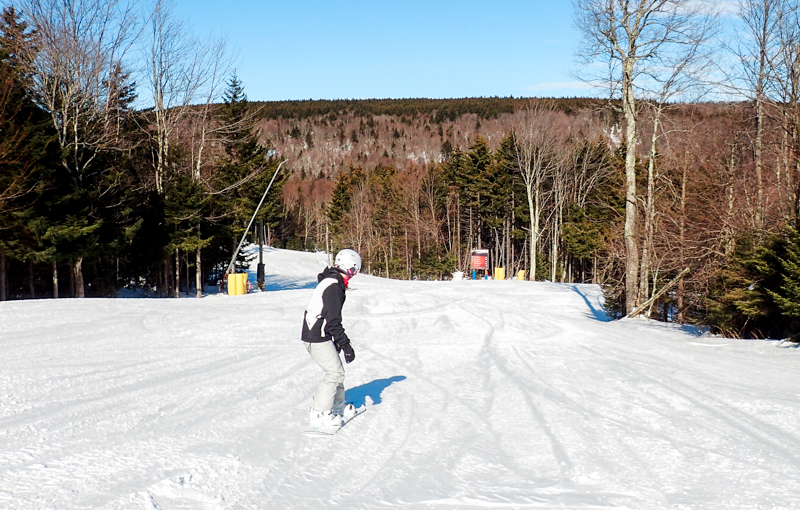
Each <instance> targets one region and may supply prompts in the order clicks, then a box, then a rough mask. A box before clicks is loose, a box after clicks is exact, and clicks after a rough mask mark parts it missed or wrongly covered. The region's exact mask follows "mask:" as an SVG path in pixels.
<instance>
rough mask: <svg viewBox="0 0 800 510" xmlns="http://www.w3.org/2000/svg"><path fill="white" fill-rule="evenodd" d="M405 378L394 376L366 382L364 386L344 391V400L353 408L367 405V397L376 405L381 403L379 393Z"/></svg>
mask: <svg viewBox="0 0 800 510" xmlns="http://www.w3.org/2000/svg"><path fill="white" fill-rule="evenodd" d="M405 379H406V376H404V375H396V376H394V377H390V378H389V379H376V380H374V381H372V382H368V383H366V384H362V385H361V386H356V387H355V388H350V389H349V390H347V391H345V397H344V399H345V400H346V401H347V402H352V403H353V405H354V406H356V407H361V406H363V405H365V404H366V403H367V397H369V398H370V399H372V404H373V405H377V404H380V403H381V393H383V390H385V389H386V388H388V387H389V386H391V385H392V384H394V383H396V382H399V381H404V380H405Z"/></svg>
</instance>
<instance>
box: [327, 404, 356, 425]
mask: <svg viewBox="0 0 800 510" xmlns="http://www.w3.org/2000/svg"><path fill="white" fill-rule="evenodd" d="M333 412H334V413H335V414H338V415H339V416H341V417H342V418H343V419H344V421H347V420H349V419H350V418H352V417H353V416H355V415H356V406H354V405H353V404H352V403H347V404H345V403H344V402H342V403H341V404H339V405H335V404H334V406H333Z"/></svg>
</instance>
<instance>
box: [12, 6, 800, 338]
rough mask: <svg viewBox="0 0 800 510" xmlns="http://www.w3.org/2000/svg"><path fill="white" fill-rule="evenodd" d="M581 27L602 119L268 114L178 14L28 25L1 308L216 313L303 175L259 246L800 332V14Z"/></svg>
mask: <svg viewBox="0 0 800 510" xmlns="http://www.w3.org/2000/svg"><path fill="white" fill-rule="evenodd" d="M574 5H575V9H576V23H577V24H578V26H579V27H580V28H581V29H582V33H583V43H584V47H583V48H582V50H581V52H582V53H581V55H582V56H583V57H584V58H585V62H586V64H587V67H586V68H585V69H584V70H583V71H581V74H582V76H581V77H582V78H583V79H586V80H587V81H590V82H591V83H593V84H595V85H597V84H601V85H602V86H603V87H606V88H607V89H608V96H607V97H605V98H602V99H559V100H533V99H524V98H465V99H456V100H434V99H404V100H384V99H374V100H364V101H354V100H353V101H350V100H341V101H280V102H266V103H264V102H261V103H251V102H248V101H247V98H246V95H245V92H244V88H243V85H242V83H241V81H240V80H239V79H238V78H237V77H236V75H235V73H234V72H233V70H232V69H230V68H227V67H226V64H225V63H226V62H228V61H229V59H228V58H226V48H225V45H224V44H223V43H221V42H219V41H216V40H214V39H203V40H195V39H193V38H192V37H191V36H189V35H187V34H188V33H189V32H188V31H187V30H186V28H185V27H184V26H183V25H182V24H181V23H179V22H177V21H176V20H174V19H173V18H172V15H171V10H170V4H169V2H166V1H162V2H157V3H156V4H155V9H154V11H153V12H152V13H149V14H148V16H146V17H145V18H144V19H140V20H138V21H137V20H135V19H133V15H132V11H131V10H130V8H129V6H128V5H127V4H122V3H120V2H114V1H111V2H100V1H99V0H97V1H90V0H86V1H84V2H75V3H65V2H56V1H52V0H51V1H45V0H25V1H21V3H20V7H21V9H20V11H16V10H15V9H14V8H12V7H8V8H6V9H5V10H4V12H3V15H2V26H1V27H0V36H1V37H0V51H2V53H0V78H2V80H0V86H1V87H2V88H1V89H0V115H2V119H0V120H1V121H2V125H3V126H4V128H3V129H2V131H0V168H1V169H2V173H0V230H1V233H2V236H1V237H0V273H2V274H0V291H1V292H0V299H17V298H27V297H45V296H54V297H58V296H67V295H69V296H82V295H95V296H100V295H102V296H108V295H115V294H116V293H118V292H119V291H120V290H122V289H126V288H145V289H148V290H150V291H151V292H153V293H155V294H159V295H163V296H177V295H179V294H180V292H181V290H183V291H184V292H186V293H188V292H189V291H190V290H189V289H190V288H192V287H193V288H194V291H195V292H197V293H201V292H202V288H203V286H204V285H207V284H212V283H213V284H216V283H218V282H219V280H220V278H221V277H222V275H221V273H222V272H223V271H224V268H225V267H227V263H228V260H229V259H230V258H231V257H232V254H233V250H234V248H235V244H236V243H237V242H238V238H239V237H240V236H241V235H242V232H243V229H244V228H245V226H246V225H247V222H248V220H249V215H250V214H252V211H253V210H254V209H255V204H256V203H257V201H258V199H259V198H260V195H261V193H262V192H263V190H264V189H265V187H266V183H267V182H268V180H269V178H270V177H271V176H272V174H273V172H274V171H275V170H276V169H277V168H278V164H279V163H280V162H281V161H283V160H284V159H288V164H287V165H286V168H287V169H288V170H287V171H286V172H285V173H284V174H282V176H281V178H280V179H279V181H278V182H277V185H276V186H275V187H274V188H273V190H272V191H271V192H270V195H269V197H268V200H267V203H266V207H265V208H264V210H263V212H262V213H261V217H260V218H259V223H258V225H259V228H258V229H257V231H258V232H259V235H260V236H262V237H264V238H268V242H270V243H272V244H274V245H279V246H281V247H287V248H294V249H307V250H315V249H324V250H327V251H329V252H330V251H335V250H336V249H339V248H343V247H352V248H355V249H357V250H358V251H359V252H360V253H361V254H362V257H363V259H364V271H365V272H368V273H371V274H377V275H382V276H386V277H390V278H408V279H441V278H449V277H450V275H451V273H453V272H454V271H456V270H460V271H464V272H466V273H468V274H469V272H470V268H471V265H470V263H471V261H470V253H471V251H472V250H473V249H487V250H489V252H490V259H491V264H492V266H497V267H504V268H505V269H506V274H508V275H515V274H516V273H517V272H519V271H524V274H525V277H526V278H528V279H531V280H550V281H558V282H593V283H598V284H602V285H603V286H604V288H605V289H606V305H607V308H608V309H609V310H610V311H611V312H612V313H614V314H616V315H618V316H624V315H626V314H629V313H631V312H632V311H634V310H635V309H636V310H638V309H642V306H643V305H644V312H643V313H644V314H646V315H647V316H649V317H651V318H657V319H660V320H666V321H677V322H696V323H702V324H711V325H713V326H715V327H716V328H717V329H718V330H720V331H722V332H724V333H726V334H731V335H747V336H771V337H774V336H788V335H792V334H795V333H797V332H798V331H800V322H799V319H800V308H798V305H797V303H800V290H798V289H799V288H800V283H798V282H800V238H798V233H797V228H798V225H797V221H798V217H800V199H799V198H798V197H800V189H798V187H799V186H800V157H799V155H800V129H798V127H800V108H798V104H799V103H798V97H797V94H798V92H797V91H800V85H798V83H800V73H798V71H797V70H798V69H800V65H798V64H797V62H800V57H799V56H798V54H797V51H796V50H797V48H798V47H800V44H798V42H800V30H797V27H798V26H800V22H799V20H800V15H799V14H800V13H798V6H797V5H796V2H794V1H793V0H742V2H741V5H740V8H739V11H738V18H737V20H736V27H737V30H739V32H738V36H739V37H738V43H737V45H736V47H728V48H724V49H722V50H720V49H719V48H714V49H712V46H713V45H711V44H710V42H711V40H712V37H711V36H712V35H713V34H716V33H718V32H719V22H720V17H719V16H718V14H717V13H714V12H713V11H712V10H711V9H710V8H709V6H710V5H711V4H710V2H709V3H704V2H694V1H689V0H658V1H648V2H634V3H621V2H598V1H595V0H580V1H576V2H575V3H574ZM75 9H79V10H81V12H76V11H75ZM78 22H80V23H84V25H80V26H79V25H75V23H78ZM134 40H138V41H139V42H140V44H139V45H138V47H139V48H143V50H142V51H144V53H145V55H146V57H147V58H145V59H144V61H146V62H147V66H146V67H147V69H146V71H147V72H146V73H144V74H138V75H137V76H139V77H140V78H139V79H140V83H136V82H135V80H133V79H132V74H131V72H130V70H129V69H128V67H126V66H127V62H129V61H130V59H129V58H128V57H127V52H130V51H132V50H131V48H134V47H137V46H136V45H135V44H133V42H132V41H134ZM142 41H144V44H141V42H142ZM723 51H724V52H726V53H725V55H727V56H731V55H732V56H734V57H735V60H736V62H735V64H730V62H731V59H730V58H725V59H723V58H720V52H723ZM720 62H723V63H726V65H729V68H723V67H722V66H721V65H719V63H720ZM597 64H602V65H597ZM734 68H735V69H734ZM597 69H602V70H603V73H602V74H600V75H592V74H591V71H592V70H597ZM712 79H713V80H712ZM712 81H713V84H712V85H713V87H711V88H710V87H709V84H711V82H712ZM709 90H714V91H716V93H718V94H719V91H723V93H724V95H725V99H724V100H718V101H709V100H708V97H709V96H708V94H709ZM140 94H143V95H145V96H147V101H146V103H147V104H148V106H146V107H134V105H135V104H140V103H141V99H137V97H138V96H139V95H140ZM731 98H733V99H731ZM137 101H139V103H137ZM262 225H263V226H262ZM687 268H688V270H689V272H688V275H686V271H685V270H686V269H687ZM190 275H191V276H194V278H193V279H192V281H190V280H189V279H190ZM679 276H681V277H680V278H679ZM676 278H677V279H676ZM673 281H675V282H676V285H675V286H674V287H672V288H670V289H669V291H668V292H666V293H663V294H661V293H660V291H661V290H662V289H664V288H665V286H666V285H667V284H668V283H670V282H673ZM656 296H659V297H658V299H653V298H655V297H656Z"/></svg>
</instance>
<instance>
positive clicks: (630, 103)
mask: <svg viewBox="0 0 800 510" xmlns="http://www.w3.org/2000/svg"><path fill="white" fill-rule="evenodd" d="M629 56H630V55H629ZM624 67H625V69H624V70H623V73H624V75H625V76H624V78H623V99H622V101H623V109H624V111H625V123H626V126H625V145H626V146H625V232H624V239H625V310H626V312H627V313H631V312H632V311H633V310H634V309H636V308H637V307H638V306H639V246H638V244H639V243H638V242H637V239H636V234H637V232H636V230H637V227H638V218H637V202H636V142H637V135H636V104H635V99H634V94H633V62H632V60H628V61H626V62H625V64H624Z"/></svg>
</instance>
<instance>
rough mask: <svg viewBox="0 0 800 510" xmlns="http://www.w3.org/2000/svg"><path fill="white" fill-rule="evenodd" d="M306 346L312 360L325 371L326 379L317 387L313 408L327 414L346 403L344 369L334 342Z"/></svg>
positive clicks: (307, 343) (307, 344) (309, 343)
mask: <svg viewBox="0 0 800 510" xmlns="http://www.w3.org/2000/svg"><path fill="white" fill-rule="evenodd" d="M303 343H305V344H306V350H307V351H308V353H309V354H311V358H312V359H313V360H314V361H316V362H317V365H319V366H320V367H322V370H324V371H325V377H324V378H323V379H322V382H321V383H319V386H318V387H317V392H316V393H315V394H314V399H313V400H312V404H311V406H312V407H313V408H314V410H316V411H320V412H323V413H326V412H328V411H330V410H331V409H332V408H333V406H334V405H341V404H342V403H343V402H344V367H343V366H342V360H340V359H339V353H338V352H336V346H335V345H333V342H321V343H311V342H303Z"/></svg>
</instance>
